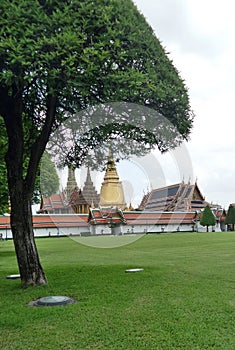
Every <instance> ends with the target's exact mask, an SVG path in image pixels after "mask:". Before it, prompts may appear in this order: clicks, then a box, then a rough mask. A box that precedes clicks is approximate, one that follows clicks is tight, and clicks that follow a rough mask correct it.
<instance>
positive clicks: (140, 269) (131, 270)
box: [126, 268, 144, 272]
mask: <svg viewBox="0 0 235 350" xmlns="http://www.w3.org/2000/svg"><path fill="white" fill-rule="evenodd" d="M141 271H144V269H142V268H138V269H128V270H126V272H141Z"/></svg>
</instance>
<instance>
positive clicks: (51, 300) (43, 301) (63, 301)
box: [29, 295, 75, 306]
mask: <svg viewBox="0 0 235 350" xmlns="http://www.w3.org/2000/svg"><path fill="white" fill-rule="evenodd" d="M74 303H75V300H74V299H72V298H69V297H66V296H61V295H52V296H48V297H42V298H39V299H37V300H36V301H33V302H31V303H29V305H30V306H64V305H69V304H74Z"/></svg>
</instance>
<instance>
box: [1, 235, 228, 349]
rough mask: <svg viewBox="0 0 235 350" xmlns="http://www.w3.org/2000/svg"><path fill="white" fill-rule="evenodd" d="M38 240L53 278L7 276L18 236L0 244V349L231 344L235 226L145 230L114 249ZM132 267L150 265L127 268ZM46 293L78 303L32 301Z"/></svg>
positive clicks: (66, 240)
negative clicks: (40, 281)
mask: <svg viewBox="0 0 235 350" xmlns="http://www.w3.org/2000/svg"><path fill="white" fill-rule="evenodd" d="M87 239H89V238H87ZM100 239H105V237H100ZM37 245H38V248H39V252H40V256H41V261H42V264H43V266H44V268H45V271H46V274H47V277H48V280H49V283H48V285H47V286H42V287H38V288H29V289H27V290H21V289H20V283H19V280H7V279H5V276H7V275H9V274H15V273H18V270H17V265H16V261H15V255H14V249H13V244H12V241H7V242H6V241H2V242H0V279H1V283H0V293H1V295H0V330H1V334H0V349H1V350H10V349H11V350H39V349H40V350H41V349H45V350H49V349H52V350H54V349H55V350H60V349H63V350H78V349H81V350H86V349H92V350H96V349H102V350H103V349H107V350H112V349H116V350H121V349H131V350H136V349H147V350H151V349H153V350H156V349H161V350H171V349H172V350H178V349H183V350H194V349H198V350H205V349H213V350H215V349H217V350H223V349H224V350H230V349H231V350H234V349H235V332H234V328H235V233H234V232H225V233H212V232H210V233H178V234H171V235H145V236H143V237H142V238H140V239H138V240H137V241H135V242H134V243H132V244H129V245H124V246H121V247H119V248H113V249H107V248H106V249H105V248H103V249H101V248H93V247H89V246H86V245H83V244H80V243H77V242H75V241H74V240H72V239H70V238H45V239H38V240H37ZM134 267H142V268H144V271H143V272H139V273H132V274H130V273H129V274H128V273H125V269H127V268H134ZM48 295H66V296H71V297H74V298H76V299H77V300H78V303H77V304H73V305H69V306H63V307H29V306H28V305H27V304H28V302H30V301H31V300H35V299H37V298H39V297H42V296H48Z"/></svg>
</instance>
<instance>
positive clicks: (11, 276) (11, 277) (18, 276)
mask: <svg viewBox="0 0 235 350" xmlns="http://www.w3.org/2000/svg"><path fill="white" fill-rule="evenodd" d="M17 278H20V275H19V274H18V275H9V276H7V277H6V279H7V280H16V279H17Z"/></svg>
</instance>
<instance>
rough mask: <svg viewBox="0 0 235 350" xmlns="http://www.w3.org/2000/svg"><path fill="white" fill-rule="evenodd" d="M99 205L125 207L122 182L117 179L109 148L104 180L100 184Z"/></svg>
mask: <svg viewBox="0 0 235 350" xmlns="http://www.w3.org/2000/svg"><path fill="white" fill-rule="evenodd" d="M99 205H100V206H101V207H105V206H112V207H117V208H120V209H125V208H126V203H125V198H124V191H123V187H122V183H121V181H119V176H118V173H117V169H116V166H115V163H114V160H113V155H112V151H111V149H109V157H108V163H107V168H106V172H105V175H104V181H103V183H102V185H101V190H100V203H99Z"/></svg>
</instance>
